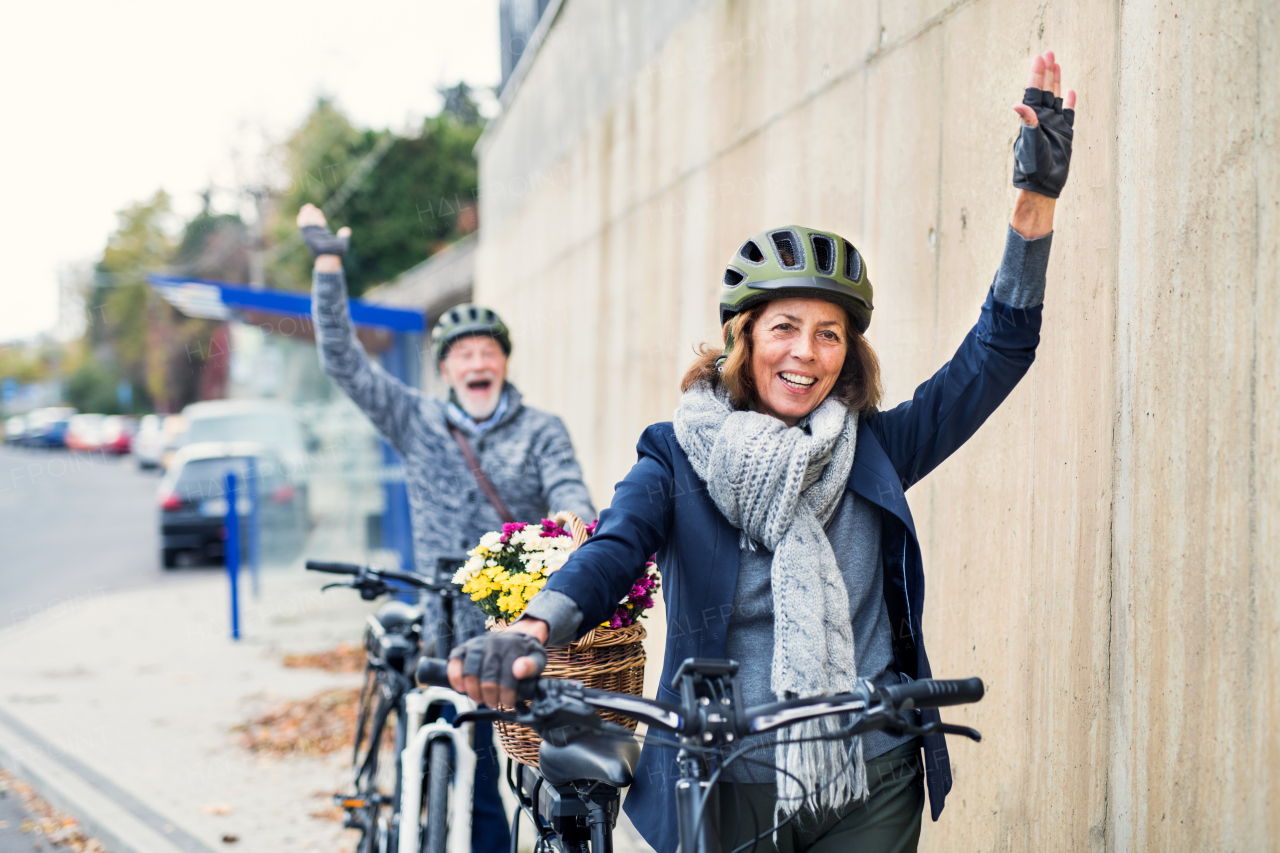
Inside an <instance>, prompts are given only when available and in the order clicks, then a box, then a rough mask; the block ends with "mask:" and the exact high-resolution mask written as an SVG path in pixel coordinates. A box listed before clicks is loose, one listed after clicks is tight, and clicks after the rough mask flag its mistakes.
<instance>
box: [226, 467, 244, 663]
mask: <svg viewBox="0 0 1280 853" xmlns="http://www.w3.org/2000/svg"><path fill="white" fill-rule="evenodd" d="M239 512H240V510H239V507H237V506H236V475H235V472H234V471H228V472H227V516H226V525H227V540H226V543H225V544H224V546H223V549H222V553H223V560H224V562H226V564H227V578H228V579H229V580H230V581H231V639H233V640H238V639H240V515H239Z"/></svg>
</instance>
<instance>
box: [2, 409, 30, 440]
mask: <svg viewBox="0 0 1280 853" xmlns="http://www.w3.org/2000/svg"><path fill="white" fill-rule="evenodd" d="M26 432H27V419H26V418H24V417H23V416H22V415H14V416H13V417H11V418H9V419H8V420H6V421H5V422H4V443H5V444H21V443H22V436H23V435H25V434H26Z"/></svg>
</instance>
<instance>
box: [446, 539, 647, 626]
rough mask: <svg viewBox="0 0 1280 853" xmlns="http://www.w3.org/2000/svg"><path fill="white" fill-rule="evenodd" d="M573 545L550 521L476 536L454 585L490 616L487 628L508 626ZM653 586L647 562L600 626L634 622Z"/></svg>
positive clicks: (562, 561) (518, 616)
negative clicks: (476, 541) (502, 623)
mask: <svg viewBox="0 0 1280 853" xmlns="http://www.w3.org/2000/svg"><path fill="white" fill-rule="evenodd" d="M595 527H596V523H595V522H594V521H593V522H592V523H591V524H589V525H587V526H586V530H587V535H588V536H590V535H591V534H592V533H594V532H595ZM576 547H577V545H576V544H575V542H574V540H573V537H572V536H570V535H569V533H568V532H567V531H565V530H564V529H563V528H562V527H561V526H560V525H559V524H557V523H556V522H555V521H552V520H551V519H549V518H544V519H542V521H541V522H539V523H538V524H523V523H518V524H504V525H502V532H501V533H498V532H490V533H486V534H485V535H484V536H482V537H480V544H479V545H477V546H476V547H475V548H473V549H471V551H469V552H468V554H467V556H468V557H469V558H470V559H468V560H467V562H466V563H465V564H463V566H462V568H461V569H459V570H458V572H457V574H455V575H454V576H453V582H454V583H456V584H458V585H459V586H461V587H462V591H463V592H465V593H467V594H468V595H470V596H471V600H472V601H474V602H475V603H476V604H477V605H478V606H479V608H480V612H482V613H484V615H486V616H488V617H489V625H490V627H492V626H493V625H494V624H495V623H497V622H506V623H511V622H514V621H515V620H516V619H519V618H520V616H521V614H523V613H524V609H525V608H526V607H528V606H529V600H530V599H531V598H533V597H534V596H535V595H537V594H538V591H539V590H541V589H542V587H543V586H545V585H546V583H547V577H548V576H549V575H550V574H551V573H552V572H554V571H556V570H557V569H559V568H560V567H561V566H563V565H564V564H565V561H566V560H568V559H569V555H570V554H571V553H573V551H574V549H575V548H576ZM657 588H658V567H657V565H656V564H655V563H654V562H653V561H652V560H650V561H649V562H647V563H646V564H645V568H644V574H642V575H641V576H640V577H639V578H638V579H637V580H636V582H635V583H634V584H632V586H631V591H630V592H628V593H627V595H626V596H625V597H624V598H623V599H622V601H620V602H618V609H617V610H615V611H614V612H613V615H612V616H611V617H610V619H609V621H608V622H605V623H603V625H602V627H608V628H624V627H626V626H628V625H632V624H634V623H635V621H636V620H637V619H640V618H642V617H643V616H644V615H645V611H646V610H648V609H649V608H651V607H653V593H654V591H655V590H656V589H657Z"/></svg>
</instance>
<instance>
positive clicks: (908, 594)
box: [449, 53, 1075, 853]
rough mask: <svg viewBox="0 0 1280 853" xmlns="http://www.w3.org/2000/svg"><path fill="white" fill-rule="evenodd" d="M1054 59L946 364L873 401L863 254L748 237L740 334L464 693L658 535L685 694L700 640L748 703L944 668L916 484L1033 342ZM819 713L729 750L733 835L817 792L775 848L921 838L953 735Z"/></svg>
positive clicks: (1043, 69)
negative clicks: (964, 328)
mask: <svg viewBox="0 0 1280 853" xmlns="http://www.w3.org/2000/svg"><path fill="white" fill-rule="evenodd" d="M1060 78H1061V72H1060V69H1059V67H1058V65H1057V64H1056V63H1055V62H1054V58H1053V54H1052V53H1046V54H1044V55H1043V56H1038V57H1036V58H1035V60H1034V62H1033V66H1032V76H1031V82H1030V87H1029V88H1028V89H1027V92H1026V95H1025V97H1024V100H1023V103H1022V104H1020V105H1018V106H1017V107H1015V109H1016V110H1017V111H1018V113H1019V115H1020V116H1021V117H1022V120H1023V129H1022V132H1021V135H1020V136H1019V140H1018V143H1017V145H1016V148H1015V158H1014V159H1015V171H1014V184H1015V186H1017V187H1018V189H1019V192H1018V197H1017V201H1016V203H1015V206H1014V212H1013V216H1012V218H1011V222H1010V228H1009V230H1008V235H1007V241H1006V244H1005V252H1004V258H1003V260H1002V262H1001V265H1000V268H999V270H998V271H997V273H996V276H995V281H994V283H993V284H992V287H991V289H990V292H989V293H988V295H987V299H986V302H985V304H984V305H983V306H982V313H981V317H980V319H979V320H978V323H977V325H976V326H975V327H974V328H973V330H972V331H971V332H970V333H969V335H968V336H967V337H966V338H965V341H964V342H963V343H962V344H961V345H960V349H959V350H958V351H957V352H956V354H955V356H954V357H953V358H952V360H951V361H950V362H949V363H948V364H947V365H945V366H944V367H943V368H942V369H941V370H939V371H938V372H937V373H936V374H935V375H934V376H933V377H932V378H931V379H929V380H928V381H927V382H925V383H924V384H923V385H921V386H920V387H919V388H917V389H916V392H915V395H914V397H913V398H912V399H911V400H909V401H907V402H905V403H902V404H901V405H899V406H897V407H895V408H893V409H890V410H888V411H880V410H878V408H877V404H878V403H879V400H880V396H881V392H880V381H879V367H878V364H877V361H876V356H875V353H874V352H873V351H872V349H871V346H870V344H869V343H868V342H867V340H866V339H865V338H864V337H863V334H864V333H865V332H866V330H867V327H868V325H869V324H870V321H871V312H872V290H871V284H870V282H869V281H868V277H867V269H866V266H865V264H864V263H863V260H862V257H861V256H860V255H859V253H858V252H857V250H856V249H855V248H854V247H853V246H852V245H851V244H850V243H849V242H848V241H846V240H844V239H843V238H841V237H840V236H838V235H836V234H832V233H830V232H825V231H818V230H811V229H806V228H801V227H798V226H788V227H783V228H776V229H771V230H769V231H764V232H761V233H759V234H757V235H755V236H753V237H751V238H750V239H749V240H747V241H746V242H745V243H744V244H743V245H742V246H741V247H740V248H739V249H738V250H737V251H736V252H735V253H734V255H733V257H732V259H731V260H730V262H729V264H728V268H727V269H726V271H725V275H724V280H723V285H722V287H721V301H720V310H721V320H722V322H723V324H724V332H723V333H724V347H723V349H722V350H705V349H704V351H703V352H702V353H701V355H700V357H699V358H698V360H697V361H696V362H695V363H694V364H693V366H692V367H691V368H690V369H689V371H688V373H687V374H686V376H685V379H684V382H683V383H682V390H683V392H684V393H683V396H682V398H681V400H680V405H679V408H678V409H677V410H676V413H675V419H674V421H673V422H672V423H660V424H655V425H653V426H651V427H649V428H648V429H646V430H645V432H644V434H643V435H642V436H641V438H640V443H639V447H638V452H639V461H637V463H636V465H635V467H634V468H632V470H631V472H630V473H629V474H628V475H627V476H626V478H625V479H624V480H623V481H622V482H621V483H619V484H618V486H617V490H616V491H615V493H614V497H613V502H612V504H611V505H610V507H609V508H608V509H606V510H605V511H604V512H603V513H602V514H601V516H600V523H599V526H598V528H597V530H596V533H595V535H594V536H593V537H592V538H591V539H590V540H588V541H587V542H586V544H584V545H583V546H582V547H581V548H580V549H578V551H577V552H576V553H575V554H574V555H573V556H572V557H571V558H570V559H569V561H568V562H567V563H566V564H565V565H564V567H563V568H562V569H560V571H558V572H557V573H555V574H554V575H552V576H551V578H550V579H549V580H548V582H547V584H546V587H545V589H544V590H543V591H542V592H541V593H540V594H539V595H538V596H536V597H535V598H534V599H533V600H532V602H530V605H529V608H528V610H527V611H526V613H525V615H524V617H523V618H522V619H521V620H519V621H518V622H516V623H515V624H514V625H513V626H512V627H511V628H510V629H509V630H508V631H507V632H504V633H501V634H492V635H490V636H488V637H483V638H478V639H476V640H472V641H470V642H469V643H467V644H465V645H463V646H461V647H459V648H458V649H455V650H454V652H453V655H452V657H453V658H454V659H453V660H451V661H450V665H449V675H450V680H451V682H452V683H453V686H454V688H455V689H457V690H460V691H465V692H467V693H469V694H470V695H471V696H472V697H473V698H475V699H477V700H482V701H485V702H487V703H488V704H490V705H494V704H495V703H497V702H499V701H502V702H503V704H510V703H511V702H512V699H513V694H512V688H513V687H514V686H515V683H516V679H518V678H527V677H530V676H532V675H535V674H536V673H537V672H538V671H539V669H540V665H541V662H542V660H545V658H543V657H542V656H541V649H542V648H543V644H550V645H560V644H564V643H566V642H569V641H571V640H573V639H574V638H575V637H577V636H581V635H582V634H584V633H585V632H586V630H587V629H589V628H591V627H592V626H594V625H597V624H600V623H601V622H602V621H604V620H605V619H607V618H608V616H609V614H610V613H611V612H612V610H613V609H614V607H615V606H616V603H617V601H618V600H619V599H620V598H621V597H622V596H623V595H624V594H625V593H626V591H627V589H628V588H629V586H630V584H631V582H632V580H633V579H634V577H635V575H636V570H637V567H640V566H642V565H644V563H645V558H646V557H647V556H648V555H650V554H653V553H655V552H656V553H657V555H658V565H659V567H660V568H661V571H662V575H663V583H664V591H665V592H664V594H665V600H666V608H667V620H668V621H667V647H666V656H665V660H664V662H663V670H662V677H661V681H660V685H659V688H658V698H659V699H664V700H667V701H670V702H678V701H679V697H678V696H677V694H676V693H675V692H674V691H673V690H672V676H673V674H674V672H675V670H676V668H677V667H678V666H679V665H680V663H681V662H682V661H683V660H684V659H685V658H689V657H704V658H726V657H727V658H732V659H734V660H737V661H738V662H739V666H740V668H739V673H740V675H741V679H742V684H743V700H744V702H745V703H746V704H747V705H755V704H763V703H766V702H771V701H774V700H775V699H780V698H785V697H795V696H800V697H807V696H817V695H823V694H830V693H840V692H845V691H848V690H850V689H852V688H853V687H854V686H855V682H856V680H857V679H859V678H867V679H870V680H871V681H872V682H873V683H874V684H876V685H877V686H884V685H888V684H895V683H899V682H902V681H907V680H911V679H919V678H927V677H930V674H931V670H930V667H929V661H928V657H927V655H926V654H925V647H924V642H923V638H922V631H921V613H922V610H923V605H924V574H923V567H922V565H921V559H920V548H919V544H918V542H917V539H916V533H915V528H914V525H913V522H912V519H911V512H910V510H909V509H908V507H907V503H906V500H905V497H904V494H903V492H904V490H905V489H907V488H909V487H910V486H912V485H913V484H915V483H916V482H918V481H919V480H920V479H921V478H922V477H924V476H925V474H927V473H928V472H929V471H931V470H932V469H933V468H935V467H937V465H939V464H940V463H941V462H942V461H943V460H944V459H946V458H947V456H949V455H950V454H951V453H953V452H954V451H955V450H956V449H957V448H958V447H959V446H960V445H961V444H963V443H964V442H965V441H966V440H967V439H968V438H969V436H971V435H973V433H974V432H975V431H976V430H977V429H978V427H979V426H980V425H981V424H982V423H983V421H984V420H985V419H986V418H987V417H988V416H989V415H990V414H991V413H992V412H993V411H995V409H996V408H997V407H998V406H999V405H1000V403H1001V402H1002V401H1003V400H1004V398H1005V397H1006V396H1007V395H1008V394H1009V392H1010V391H1012V390H1013V388H1014V386H1015V385H1016V384H1017V382H1018V381H1019V379H1020V378H1021V377H1022V375H1023V374H1024V373H1025V372H1026V371H1027V369H1028V368H1029V367H1030V365H1031V362H1032V360H1033V359H1034V356H1035V348H1036V345H1037V343H1038V341H1039V328H1040V317H1041V302H1042V297H1043V293H1044V283H1045V270H1046V267H1047V264H1048V257H1049V245H1050V241H1051V239H1052V238H1051V232H1052V228H1053V213H1054V205H1055V199H1056V198H1057V196H1058V193H1059V192H1060V191H1061V189H1062V187H1063V185H1064V183H1065V180H1066V174H1067V165H1068V161H1069V159H1070V152H1071V148H1070V146H1071V137H1072V130H1071V125H1072V123H1073V120H1074V110H1073V107H1074V103H1075V93H1074V92H1068V93H1067V97H1066V101H1065V105H1064V101H1063V99H1061V98H1059V97H1058V96H1057V93H1058V91H1059V82H1060ZM1064 107H1065V108H1064ZM922 718H923V721H924V722H930V721H932V720H935V719H937V718H938V717H937V712H936V711H924V712H922ZM806 725H807V726H808V727H807V728H805V727H796V728H798V729H799V730H798V731H796V730H783V731H782V732H781V733H779V734H778V736H777V737H778V739H777V741H776V742H773V741H770V742H768V743H766V744H765V746H770V745H771V746H772V747H773V750H772V753H771V752H770V751H769V750H768V749H766V750H764V751H763V755H764V756H766V757H770V756H771V757H772V758H773V759H774V760H775V762H776V767H774V766H772V765H770V764H765V763H757V764H755V765H751V766H747V767H741V768H736V769H735V770H734V775H733V776H732V777H731V778H732V779H733V783H734V785H735V791H734V794H731V795H728V796H725V797H722V802H723V803H724V807H723V809H722V815H721V835H722V838H725V839H726V840H733V844H731V845H730V847H731V846H735V845H736V844H738V843H742V842H743V841H746V840H749V838H750V836H751V835H753V834H754V830H753V829H752V825H753V820H752V818H751V814H752V813H754V814H755V815H756V816H757V818H758V819H760V820H761V823H760V827H761V828H763V827H764V826H767V825H768V823H769V820H768V819H769V817H770V816H771V815H773V814H774V813H775V812H777V813H780V814H791V813H796V812H800V814H799V817H800V819H799V820H795V821H791V822H790V823H788V824H787V825H786V826H785V827H784V828H783V829H782V830H781V831H779V832H778V833H777V834H776V836H775V837H774V838H773V839H772V841H773V843H774V844H775V845H776V847H777V849H780V850H795V851H802V850H804V851H826V850H836V849H846V848H850V849H853V848H856V849H858V850H877V851H881V850H883V851H901V850H914V849H915V848H916V844H917V841H918V838H919V834H920V820H921V812H922V809H923V804H924V788H925V784H922V783H926V782H927V787H928V790H929V799H930V804H931V807H932V814H933V818H934V820H937V818H938V815H939V813H940V812H941V811H942V807H943V801H944V799H945V797H946V794H947V792H948V791H949V790H950V788H951V773H950V764H949V761H948V759H947V750H946V744H945V741H944V740H943V737H942V736H941V735H938V736H931V737H928V738H925V739H923V743H922V742H921V740H920V739H918V738H916V739H912V738H907V737H902V736H895V735H891V734H887V733H883V732H877V733H870V734H867V735H865V736H863V737H862V738H860V739H855V742H854V743H852V744H848V743H842V742H840V741H835V740H826V741H824V740H816V741H815V740H813V736H815V735H820V734H823V733H824V732H827V731H830V730H831V728H830V727H831V726H833V725H834V723H832V722H831V721H830V718H828V719H827V722H826V723H821V722H813V723H810V724H806ZM806 738H807V739H806ZM802 739H805V740H802ZM922 751H923V757H924V760H923V767H922V766H921V765H922V762H921V753H922ZM675 755H676V750H675V748H674V747H673V746H671V745H669V743H664V742H662V741H660V740H659V739H658V738H657V736H656V735H655V734H653V733H651V734H650V736H649V738H648V743H647V744H646V746H645V748H644V752H643V754H642V756H641V760H640V765H639V767H638V768H637V771H636V781H635V784H634V786H633V788H632V790H631V792H630V793H629V795H628V797H627V801H626V808H627V811H628V813H629V814H630V815H631V817H632V820H633V822H634V824H635V825H636V826H637V827H638V828H639V830H640V831H641V833H642V834H643V835H644V836H645V838H646V839H647V840H648V841H649V843H650V844H652V845H653V846H654V848H655V849H656V850H658V851H659V853H671V851H674V850H675V848H676V843H677V839H676V826H675V823H676V822H675V819H674V814H675V805H674V802H675V801H674V781H675V776H676V773H675V767H674V761H675ZM784 771H785V772H784ZM727 793H728V792H727ZM735 795H736V796H735ZM744 833H746V834H745V835H744ZM726 849H729V847H726Z"/></svg>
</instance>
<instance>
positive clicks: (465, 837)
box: [397, 687, 476, 853]
mask: <svg viewBox="0 0 1280 853" xmlns="http://www.w3.org/2000/svg"><path fill="white" fill-rule="evenodd" d="M435 704H440V705H453V706H454V707H455V708H456V709H457V711H458V713H459V714H462V713H465V712H468V711H474V710H475V708H476V706H475V703H473V702H472V701H471V700H470V699H468V698H467V697H465V696H462V695H459V694H457V693H454V692H453V691H452V690H445V689H444V688H441V687H427V688H423V689H420V690H413V691H410V692H409V693H407V694H405V697H404V705H405V720H406V722H407V723H408V726H407V728H406V731H407V732H408V737H407V738H406V740H405V747H404V752H402V753H401V755H400V767H401V768H402V770H401V775H402V777H403V784H402V786H401V788H400V843H399V849H398V851H397V853H419V843H420V838H419V834H418V833H419V829H420V827H421V822H422V777H423V768H424V766H425V760H426V755H427V746H428V745H429V744H430V743H431V742H432V741H433V740H438V739H445V740H448V741H450V742H451V743H452V744H453V755H454V759H453V790H452V792H451V793H450V795H449V812H450V815H449V817H450V818H451V820H450V821H449V843H448V846H447V849H448V851H449V853H470V851H471V789H472V788H473V787H474V786H475V779H476V753H475V750H474V749H473V748H472V746H471V734H472V728H473V726H472V725H471V724H470V723H467V724H466V725H463V726H460V727H458V728H456V729H455V728H454V727H453V725H452V724H451V723H449V722H446V721H445V720H443V719H440V720H436V721H435V722H434V723H427V724H426V725H423V723H422V721H423V719H424V718H425V717H426V715H427V711H428V709H429V708H430V707H431V706H432V705H435ZM463 816H465V820H464V819H462V818H463ZM433 817H434V816H433Z"/></svg>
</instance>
